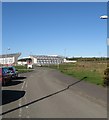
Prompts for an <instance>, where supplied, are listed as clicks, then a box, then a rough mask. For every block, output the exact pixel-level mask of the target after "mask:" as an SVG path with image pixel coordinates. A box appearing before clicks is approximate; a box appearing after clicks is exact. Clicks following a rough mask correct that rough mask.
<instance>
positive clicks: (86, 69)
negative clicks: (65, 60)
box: [50, 62, 107, 85]
mask: <svg viewBox="0 0 109 120" xmlns="http://www.w3.org/2000/svg"><path fill="white" fill-rule="evenodd" d="M50 67H51V68H54V69H58V70H59V71H61V72H62V73H64V74H67V75H70V76H72V77H74V78H77V79H79V80H80V79H82V78H84V77H86V79H84V80H85V81H87V82H90V83H93V84H96V85H103V77H104V70H105V69H106V67H107V65H106V64H99V63H98V62H77V63H76V64H71V63H70V64H61V65H59V66H56V65H52V66H50Z"/></svg>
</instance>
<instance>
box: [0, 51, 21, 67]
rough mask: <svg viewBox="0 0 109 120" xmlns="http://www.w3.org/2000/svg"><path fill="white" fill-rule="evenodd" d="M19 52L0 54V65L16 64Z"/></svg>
mask: <svg viewBox="0 0 109 120" xmlns="http://www.w3.org/2000/svg"><path fill="white" fill-rule="evenodd" d="M20 55H21V53H13V54H4V55H0V65H1V66H4V65H16V64H17V60H18V57H19V56H20Z"/></svg>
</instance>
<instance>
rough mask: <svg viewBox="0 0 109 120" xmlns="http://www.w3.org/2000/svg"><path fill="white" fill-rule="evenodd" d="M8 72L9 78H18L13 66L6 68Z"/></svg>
mask: <svg viewBox="0 0 109 120" xmlns="http://www.w3.org/2000/svg"><path fill="white" fill-rule="evenodd" d="M7 68H8V70H9V71H10V74H11V78H12V79H13V78H17V77H18V70H16V68H15V67H14V66H9V67H7Z"/></svg>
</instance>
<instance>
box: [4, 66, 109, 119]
mask: <svg viewBox="0 0 109 120" xmlns="http://www.w3.org/2000/svg"><path fill="white" fill-rule="evenodd" d="M83 79H85V77H84V78H83ZM83 79H81V80H75V79H73V78H72V77H69V76H67V75H64V74H62V73H60V72H59V71H56V70H53V69H50V68H43V67H36V68H35V70H34V71H33V72H29V73H24V74H21V75H20V77H19V79H17V80H13V81H12V83H10V84H8V85H7V86H4V87H2V97H3V101H2V113H3V115H2V117H3V118H106V117H107V107H106V105H105V102H106V101H105V99H104V100H103V99H102V97H101V100H100V99H98V98H95V96H91V94H87V92H85V91H82V89H80V87H79V86H81V84H83V83H84V81H82V80H83ZM84 84H85V83H84ZM78 85H79V86H78ZM85 86H86V88H87V84H85V85H84V87H85ZM86 88H85V89H86ZM100 89H101V88H100ZM86 91H87V90H86ZM94 92H95V91H92V92H91V93H94ZM103 92H104V93H103V95H106V90H104V91H103ZM101 94H102V93H101ZM97 95H99V94H97ZM101 96H102V95H101ZM104 97H105V96H103V98H104Z"/></svg>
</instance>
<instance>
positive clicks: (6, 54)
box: [5, 48, 11, 64]
mask: <svg viewBox="0 0 109 120" xmlns="http://www.w3.org/2000/svg"><path fill="white" fill-rule="evenodd" d="M8 50H11V49H10V48H8V49H7V51H6V57H7V58H5V59H7V60H6V63H7V64H8V63H9V62H8V61H9V60H8Z"/></svg>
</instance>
